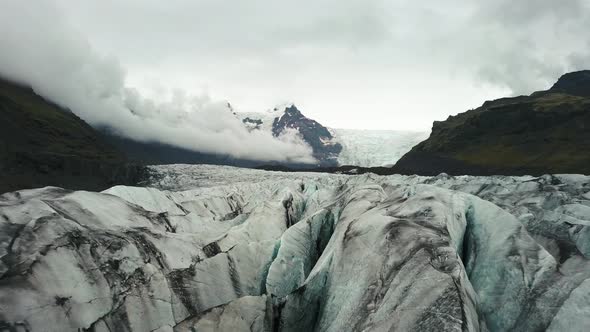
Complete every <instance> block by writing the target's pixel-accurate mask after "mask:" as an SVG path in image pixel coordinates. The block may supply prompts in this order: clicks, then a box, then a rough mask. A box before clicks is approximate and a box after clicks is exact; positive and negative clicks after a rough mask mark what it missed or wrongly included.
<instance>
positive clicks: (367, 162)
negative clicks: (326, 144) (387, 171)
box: [330, 129, 430, 167]
mask: <svg viewBox="0 0 590 332" xmlns="http://www.w3.org/2000/svg"><path fill="white" fill-rule="evenodd" d="M330 131H332V133H333V135H334V137H335V139H336V141H338V143H340V144H342V152H340V155H338V164H339V165H354V166H361V167H379V166H392V165H394V164H395V163H396V162H397V161H398V160H399V159H400V158H401V157H403V155H404V154H406V153H407V152H408V151H410V150H411V149H412V148H413V147H414V146H415V145H417V144H418V143H420V142H422V141H424V140H425V139H427V138H428V136H429V135H430V133H429V132H420V131H396V130H356V129H330Z"/></svg>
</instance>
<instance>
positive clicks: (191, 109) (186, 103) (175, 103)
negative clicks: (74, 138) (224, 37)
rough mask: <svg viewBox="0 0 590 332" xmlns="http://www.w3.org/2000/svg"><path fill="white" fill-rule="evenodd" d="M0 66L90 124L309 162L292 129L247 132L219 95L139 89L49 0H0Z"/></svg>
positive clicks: (193, 145)
mask: <svg viewBox="0 0 590 332" xmlns="http://www.w3.org/2000/svg"><path fill="white" fill-rule="evenodd" d="M1 5H2V10H0V31H1V32H0V49H2V52H0V74H2V76H5V77H7V78H11V79H14V80H17V81H19V82H22V83H26V84H29V85H31V86H32V87H33V89H34V90H35V91H37V92H38V93H39V94H41V95H42V96H44V97H47V98H49V99H51V100H53V101H55V102H57V103H59V104H61V105H62V106H65V107H68V108H70V109H71V110H72V111H74V112H75V113H76V114H77V115H79V116H80V117H81V118H83V119H84V120H86V121H88V122H89V123H91V124H94V125H99V126H109V127H112V128H113V129H115V130H116V131H118V132H120V133H122V134H124V135H125V136H128V137H131V138H134V139H137V140H141V141H158V142H164V143H168V144H172V145H176V146H180V147H184V148H187V149H191V150H196V151H202V152H214V153H220V154H229V155H232V156H234V157H238V158H246V159H253V160H276V161H294V162H311V161H313V158H312V157H311V149H310V147H309V146H307V145H306V144H305V143H304V142H303V141H302V140H301V139H300V138H299V137H298V136H297V135H295V134H294V133H287V134H285V135H283V136H281V137H279V138H274V137H273V136H272V135H271V134H270V133H264V132H248V131H247V130H246V129H245V128H244V126H243V125H242V123H241V122H240V121H239V120H238V119H237V118H236V117H235V116H234V115H233V113H232V112H231V110H230V109H229V108H228V106H227V103H226V102H224V101H221V102H216V101H212V100H211V98H209V97H208V96H207V95H200V96H199V95H197V96H194V95H191V94H189V93H186V92H183V91H182V90H174V91H173V92H172V93H168V94H161V95H160V96H158V97H159V98H158V99H149V98H146V97H143V96H142V94H141V93H140V92H139V91H137V90H136V89H133V88H130V87H128V86H126V75H125V70H124V68H123V67H122V66H121V64H120V63H119V62H118V60H117V59H116V58H115V57H111V56H103V55H101V54H100V53H98V52H97V51H95V49H94V48H93V47H92V46H91V45H90V44H89V43H88V42H87V41H86V39H85V37H84V36H83V35H81V34H78V33H76V32H75V30H73V29H72V28H71V27H70V26H68V25H67V23H66V22H65V21H64V19H63V16H62V14H61V12H60V11H59V9H58V8H57V7H55V6H54V4H52V3H51V2H49V1H36V2H35V3H34V4H33V3H24V2H20V1H6V0H2V2H1Z"/></svg>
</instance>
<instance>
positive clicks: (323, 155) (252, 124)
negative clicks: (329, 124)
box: [237, 104, 342, 166]
mask: <svg viewBox="0 0 590 332" xmlns="http://www.w3.org/2000/svg"><path fill="white" fill-rule="evenodd" d="M237 115H238V116H239V117H240V118H241V119H242V122H244V125H246V126H247V127H248V128H250V129H251V130H269V131H271V132H272V134H273V135H274V136H275V137H277V136H279V135H283V134H285V133H286V132H287V131H289V130H294V131H296V132H297V133H298V134H299V135H301V137H302V138H303V140H304V141H305V142H306V143H307V144H309V146H311V148H312V150H313V156H314V157H315V158H316V159H317V160H318V162H319V165H318V166H337V165H338V162H337V157H338V154H339V153H340V152H341V151H342V145H341V144H340V143H338V142H336V141H335V140H334V137H333V136H332V133H331V132H330V131H329V130H328V128H326V127H324V126H323V125H321V124H320V123H319V122H317V121H315V120H312V119H310V118H308V117H306V116H305V115H303V114H302V113H301V111H299V109H298V108H297V106H295V105H293V104H286V105H283V106H278V107H275V108H274V109H273V110H271V111H267V112H265V113H237Z"/></svg>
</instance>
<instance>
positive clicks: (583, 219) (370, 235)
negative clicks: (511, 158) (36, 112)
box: [0, 165, 590, 332]
mask: <svg viewBox="0 0 590 332" xmlns="http://www.w3.org/2000/svg"><path fill="white" fill-rule="evenodd" d="M147 185H148V187H149V188H143V187H141V188H140V187H124V186H117V187H113V188H110V189H108V190H106V191H104V192H102V193H94V192H85V191H75V192H72V191H68V190H64V189H60V188H55V187H47V188H42V189H34V190H22V191H18V192H13V193H7V194H4V195H2V196H0V258H1V259H0V330H9V331H79V330H90V331H540V330H548V331H560V332H563V331H587V330H588V326H590V296H589V295H588V294H590V264H589V261H588V260H589V259H590V177H586V176H580V175H553V176H552V175H547V176H543V177H471V176H462V177H449V176H446V175H444V174H443V175H439V176H437V177H418V176H376V175H371V174H365V175H358V176H346V175H331V174H319V173H281V172H267V171H259V170H248V169H239V168H232V167H223V166H202V165H168V166H155V167H151V178H150V180H149V182H148V183H147Z"/></svg>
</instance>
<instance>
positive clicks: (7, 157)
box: [0, 79, 143, 193]
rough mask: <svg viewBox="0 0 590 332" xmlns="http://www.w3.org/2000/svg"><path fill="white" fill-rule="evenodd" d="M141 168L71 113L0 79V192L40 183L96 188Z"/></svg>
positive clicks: (135, 177)
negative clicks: (131, 162)
mask: <svg viewBox="0 0 590 332" xmlns="http://www.w3.org/2000/svg"><path fill="white" fill-rule="evenodd" d="M142 173H143V167H140V166H137V165H134V164H130V163H129V162H128V161H127V158H126V157H125V156H124V155H123V154H122V153H120V152H119V151H117V150H116V149H115V148H113V147H112V146H111V145H109V144H108V143H106V142H105V141H104V139H103V137H102V136H101V135H100V134H99V133H98V132H96V131H95V130H94V129H93V128H92V127H90V126H89V125H88V124H87V123H86V122H84V121H83V120H82V119H80V118H78V117H77V116H76V115H75V114H73V113H72V112H69V111H67V110H64V109H62V108H60V107H59V106H57V105H55V104H53V103H51V102H49V101H47V100H45V99H43V98H42V97H40V96H39V95H37V94H36V93H35V92H34V91H33V90H32V89H30V88H27V87H23V86H19V85H18V84H14V83H11V82H8V81H5V80H1V79H0V174H1V175H0V193H3V192H7V191H13V190H17V189H25V188H35V187H44V186H60V187H64V188H69V189H85V190H102V189H106V188H108V187H111V186H113V185H115V184H134V183H136V182H137V181H139V179H140V178H141V176H142Z"/></svg>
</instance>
